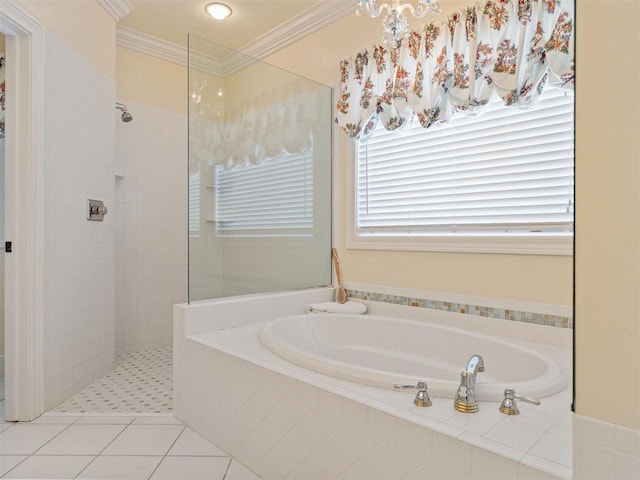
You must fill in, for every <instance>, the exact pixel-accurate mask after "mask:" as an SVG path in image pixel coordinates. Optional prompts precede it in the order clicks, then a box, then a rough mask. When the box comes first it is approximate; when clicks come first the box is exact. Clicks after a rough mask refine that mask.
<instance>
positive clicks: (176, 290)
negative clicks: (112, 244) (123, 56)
mask: <svg viewBox="0 0 640 480" xmlns="http://www.w3.org/2000/svg"><path fill="white" fill-rule="evenodd" d="M118 101H121V102H123V103H125V104H126V105H127V107H128V109H129V112H130V113H131V114H132V115H133V121H132V122H129V123H123V122H121V121H120V118H119V117H120V114H119V113H117V118H118V120H117V123H116V144H117V146H116V174H117V175H116V183H115V191H116V209H115V217H116V277H115V278H116V287H115V288H116V293H115V306H116V321H115V331H116V338H115V345H116V351H117V352H118V353H119V352H134V351H140V350H144V349H146V348H147V347H149V346H150V345H162V344H168V343H171V337H172V315H173V304H175V303H182V302H185V301H186V300H187V225H186V222H187V203H186V198H187V161H186V158H187V151H186V149H187V127H186V125H187V121H186V116H185V115H184V114H179V113H175V112H170V111H166V110H162V109H158V108H154V107H150V106H146V105H142V104H136V103H133V102H129V101H127V99H118Z"/></svg>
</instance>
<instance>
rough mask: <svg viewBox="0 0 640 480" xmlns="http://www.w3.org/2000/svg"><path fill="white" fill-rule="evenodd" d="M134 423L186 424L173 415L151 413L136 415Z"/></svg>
mask: <svg viewBox="0 0 640 480" xmlns="http://www.w3.org/2000/svg"><path fill="white" fill-rule="evenodd" d="M133 424H134V425H184V423H182V422H181V421H180V420H178V419H177V418H176V417H174V416H173V415H149V416H146V417H136V419H135V420H134V421H133Z"/></svg>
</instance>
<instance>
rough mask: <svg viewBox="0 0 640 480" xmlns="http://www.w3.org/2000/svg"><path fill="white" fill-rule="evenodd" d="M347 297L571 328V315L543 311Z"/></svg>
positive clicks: (383, 296) (382, 296)
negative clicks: (563, 315) (550, 313)
mask: <svg viewBox="0 0 640 480" xmlns="http://www.w3.org/2000/svg"><path fill="white" fill-rule="evenodd" d="M347 295H348V296H349V298H355V299H359V300H371V301H373V302H384V303H393V304H395V305H404V306H407V307H418V308H429V309H431V310H441V311H444V312H453V313H462V314H466V315H479V316H481V317H488V318H499V319H502V320H511V321H514V322H523V323H533V324H535V325H546V326H549V327H558V328H573V317H562V316H560V315H548V314H545V313H533V312H523V311H520V310H510V309H505V308H495V307H484V306H481V305H469V304H466V303H455V302H443V301H440V300H429V299H427V298H415V297H403V296H401V295H388V294H386V293H374V292H364V291H360V290H349V289H347Z"/></svg>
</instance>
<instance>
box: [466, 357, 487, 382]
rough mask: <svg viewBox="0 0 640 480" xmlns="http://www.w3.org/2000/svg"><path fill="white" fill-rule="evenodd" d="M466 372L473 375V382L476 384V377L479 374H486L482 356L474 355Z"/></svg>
mask: <svg viewBox="0 0 640 480" xmlns="http://www.w3.org/2000/svg"><path fill="white" fill-rule="evenodd" d="M466 371H467V372H468V373H469V375H473V381H474V384H475V380H476V375H478V372H484V359H483V358H482V356H481V355H477V354H476V355H473V356H472V357H471V358H470V359H469V361H468V362H467V368H466Z"/></svg>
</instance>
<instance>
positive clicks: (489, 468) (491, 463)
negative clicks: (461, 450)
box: [471, 447, 518, 480]
mask: <svg viewBox="0 0 640 480" xmlns="http://www.w3.org/2000/svg"><path fill="white" fill-rule="evenodd" d="M471 471H472V475H473V476H472V478H474V479H487V480H498V479H505V480H512V479H514V478H518V463H517V462H514V461H513V460H509V459H508V458H504V457H502V456H500V455H496V454H495V453H491V452H487V451H486V450H482V449H481V448H475V447H474V448H473V452H472V454H471Z"/></svg>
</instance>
